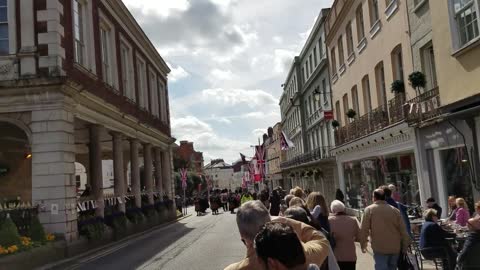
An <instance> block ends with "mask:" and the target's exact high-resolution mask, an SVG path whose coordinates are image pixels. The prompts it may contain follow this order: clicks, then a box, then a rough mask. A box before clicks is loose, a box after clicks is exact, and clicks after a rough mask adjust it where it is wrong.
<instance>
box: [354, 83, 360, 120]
mask: <svg viewBox="0 0 480 270" xmlns="http://www.w3.org/2000/svg"><path fill="white" fill-rule="evenodd" d="M352 106H353V110H354V111H355V112H356V113H357V114H356V116H355V117H358V116H360V107H359V106H358V92H357V86H356V85H355V86H353V87H352Z"/></svg>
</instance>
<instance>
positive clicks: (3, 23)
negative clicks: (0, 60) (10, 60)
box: [0, 0, 11, 56]
mask: <svg viewBox="0 0 480 270" xmlns="http://www.w3.org/2000/svg"><path fill="white" fill-rule="evenodd" d="M0 8H3V9H4V10H5V12H6V14H5V21H0V26H4V27H5V29H6V33H5V34H6V36H5V37H4V38H1V37H0V42H3V43H5V45H6V48H4V50H3V49H2V48H1V47H0V56H6V55H9V54H10V48H11V45H10V41H11V40H10V26H11V25H10V22H9V20H10V16H9V8H10V7H9V5H8V0H5V6H0ZM2 51H3V52H2Z"/></svg>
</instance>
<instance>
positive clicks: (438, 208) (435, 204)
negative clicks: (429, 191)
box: [427, 197, 442, 218]
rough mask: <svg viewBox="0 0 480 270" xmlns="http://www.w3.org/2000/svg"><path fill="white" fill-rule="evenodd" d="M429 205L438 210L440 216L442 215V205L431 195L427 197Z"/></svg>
mask: <svg viewBox="0 0 480 270" xmlns="http://www.w3.org/2000/svg"><path fill="white" fill-rule="evenodd" d="M427 207H428V208H431V209H435V211H437V216H438V217H439V218H441V217H442V207H440V205H438V204H437V203H436V202H435V198H432V197H430V198H428V199H427Z"/></svg>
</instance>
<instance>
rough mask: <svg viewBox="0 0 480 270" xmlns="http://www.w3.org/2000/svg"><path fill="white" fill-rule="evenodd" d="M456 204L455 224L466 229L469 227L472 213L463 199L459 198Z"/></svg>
mask: <svg viewBox="0 0 480 270" xmlns="http://www.w3.org/2000/svg"><path fill="white" fill-rule="evenodd" d="M455 204H456V205H457V213H456V215H455V216H456V218H455V223H457V224H458V225H460V226H462V227H465V226H467V222H468V219H469V218H470V212H469V211H468V206H467V203H466V202H465V200H464V199H463V198H457V199H456V200H455Z"/></svg>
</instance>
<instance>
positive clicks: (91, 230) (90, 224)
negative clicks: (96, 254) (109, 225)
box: [78, 217, 105, 240]
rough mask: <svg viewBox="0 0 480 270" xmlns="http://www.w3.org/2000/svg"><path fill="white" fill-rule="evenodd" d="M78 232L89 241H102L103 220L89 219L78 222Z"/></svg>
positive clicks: (103, 231) (99, 218)
mask: <svg viewBox="0 0 480 270" xmlns="http://www.w3.org/2000/svg"><path fill="white" fill-rule="evenodd" d="M78 231H79V232H80V234H81V235H85V236H86V237H87V238H88V239H90V240H99V239H102V237H103V234H104V233H105V223H104V219H103V218H101V217H89V218H86V219H84V220H81V221H79V222H78Z"/></svg>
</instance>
